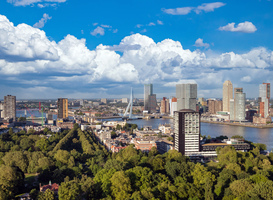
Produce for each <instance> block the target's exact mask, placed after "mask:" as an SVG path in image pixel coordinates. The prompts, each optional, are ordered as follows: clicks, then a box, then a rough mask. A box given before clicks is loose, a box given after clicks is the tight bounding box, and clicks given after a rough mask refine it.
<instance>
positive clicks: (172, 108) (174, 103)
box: [170, 97, 177, 116]
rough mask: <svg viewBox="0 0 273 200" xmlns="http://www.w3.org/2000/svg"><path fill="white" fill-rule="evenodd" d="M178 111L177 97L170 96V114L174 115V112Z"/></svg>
mask: <svg viewBox="0 0 273 200" xmlns="http://www.w3.org/2000/svg"><path fill="white" fill-rule="evenodd" d="M175 111H177V98H175V97H171V98H170V116H173V115H174V112H175Z"/></svg>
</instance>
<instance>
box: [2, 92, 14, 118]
mask: <svg viewBox="0 0 273 200" xmlns="http://www.w3.org/2000/svg"><path fill="white" fill-rule="evenodd" d="M3 118H9V119H13V121H16V96H11V95H8V96H5V97H4V116H3Z"/></svg>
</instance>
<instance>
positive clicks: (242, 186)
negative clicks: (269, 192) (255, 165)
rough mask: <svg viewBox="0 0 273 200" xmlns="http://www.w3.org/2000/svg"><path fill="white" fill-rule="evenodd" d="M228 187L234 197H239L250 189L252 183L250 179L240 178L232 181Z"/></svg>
mask: <svg viewBox="0 0 273 200" xmlns="http://www.w3.org/2000/svg"><path fill="white" fill-rule="evenodd" d="M229 188H230V189H231V191H232V194H233V195H235V196H236V197H241V196H244V195H245V194H246V192H248V191H250V190H252V189H253V185H252V183H251V182H250V180H247V179H240V180H236V181H233V182H232V183H231V184H230V186H229Z"/></svg>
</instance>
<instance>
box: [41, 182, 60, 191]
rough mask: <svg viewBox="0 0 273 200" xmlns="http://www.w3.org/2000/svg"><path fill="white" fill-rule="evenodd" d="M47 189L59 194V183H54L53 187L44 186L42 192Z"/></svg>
mask: <svg viewBox="0 0 273 200" xmlns="http://www.w3.org/2000/svg"><path fill="white" fill-rule="evenodd" d="M47 189H50V190H51V191H54V192H58V190H59V185H58V184H57V183H53V184H52V185H43V186H42V187H41V189H40V191H42V192H45V191H46V190H47Z"/></svg>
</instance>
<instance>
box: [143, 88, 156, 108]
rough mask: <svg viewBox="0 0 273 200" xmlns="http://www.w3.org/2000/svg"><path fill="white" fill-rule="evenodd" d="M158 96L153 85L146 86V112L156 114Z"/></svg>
mask: <svg viewBox="0 0 273 200" xmlns="http://www.w3.org/2000/svg"><path fill="white" fill-rule="evenodd" d="M156 106H157V102H156V94H153V84H145V85H144V110H147V111H148V112H149V113H153V112H156Z"/></svg>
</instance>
